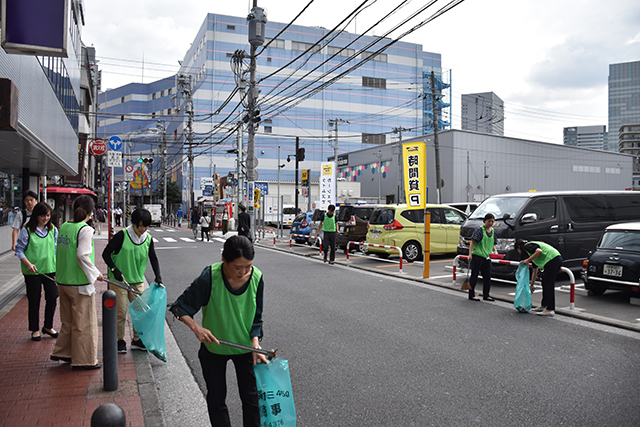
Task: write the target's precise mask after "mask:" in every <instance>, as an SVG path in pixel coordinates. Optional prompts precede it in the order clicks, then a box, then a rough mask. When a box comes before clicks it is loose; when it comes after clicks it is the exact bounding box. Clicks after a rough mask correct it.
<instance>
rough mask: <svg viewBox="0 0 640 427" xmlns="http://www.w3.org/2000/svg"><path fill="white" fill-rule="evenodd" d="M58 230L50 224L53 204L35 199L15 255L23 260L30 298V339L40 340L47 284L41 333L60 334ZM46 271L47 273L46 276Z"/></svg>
mask: <svg viewBox="0 0 640 427" xmlns="http://www.w3.org/2000/svg"><path fill="white" fill-rule="evenodd" d="M57 239H58V230H57V229H56V228H55V227H54V226H53V224H51V207H49V205H47V204H46V203H36V205H35V206H34V208H33V212H32V213H31V217H30V219H29V221H28V222H27V223H26V224H25V226H24V227H23V228H22V229H21V230H20V234H19V236H18V242H17V243H16V256H17V257H18V259H19V260H20V262H21V263H22V265H21V266H20V267H21V268H22V274H23V275H24V282H25V284H26V286H27V300H28V301H29V315H28V317H29V330H30V331H31V339H32V340H33V341H40V340H41V339H42V336H41V335H40V299H41V295H42V289H43V288H44V301H45V306H44V325H43V327H42V333H43V334H46V335H49V336H51V337H53V338H58V332H56V330H55V329H53V315H54V314H55V312H56V305H57V301H58V286H57V285H56V282H55V275H56V240H57ZM45 275H46V276H45Z"/></svg>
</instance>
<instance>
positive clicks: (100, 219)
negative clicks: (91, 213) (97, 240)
mask: <svg viewBox="0 0 640 427" xmlns="http://www.w3.org/2000/svg"><path fill="white" fill-rule="evenodd" d="M105 220H106V218H105V212H104V210H103V209H102V207H100V206H98V209H96V231H97V232H98V234H102V224H104V222H105Z"/></svg>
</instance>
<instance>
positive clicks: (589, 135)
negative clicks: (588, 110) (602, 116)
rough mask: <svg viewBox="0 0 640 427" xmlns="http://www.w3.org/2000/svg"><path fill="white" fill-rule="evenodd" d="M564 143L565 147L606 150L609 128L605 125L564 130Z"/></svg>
mask: <svg viewBox="0 0 640 427" xmlns="http://www.w3.org/2000/svg"><path fill="white" fill-rule="evenodd" d="M563 141H564V142H563V143H564V145H572V146H574V147H582V148H592V149H594V150H606V147H607V127H606V126H605V125H597V126H572V127H568V128H564V131H563Z"/></svg>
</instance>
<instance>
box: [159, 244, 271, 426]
mask: <svg viewBox="0 0 640 427" xmlns="http://www.w3.org/2000/svg"><path fill="white" fill-rule="evenodd" d="M254 255H255V251H254V248H253V245H252V244H251V242H250V241H249V239H247V238H246V237H244V236H231V237H230V238H229V239H227V241H226V242H225V243H224V248H223V252H222V262H221V263H216V264H213V265H211V266H207V267H205V269H204V270H202V273H201V274H200V276H198V277H197V278H196V279H195V280H194V281H193V282H192V283H191V285H190V286H189V287H188V288H187V289H186V290H185V291H184V293H183V294H182V295H181V296H180V297H179V298H178V299H177V300H176V302H175V303H174V304H173V305H172V306H171V307H170V309H169V310H170V311H171V312H172V313H173V314H174V315H175V316H176V317H178V319H180V321H182V322H183V323H184V324H185V325H187V326H188V327H189V328H190V329H191V330H192V331H193V333H194V334H195V336H196V338H198V341H200V342H201V343H202V344H200V351H199V352H198V357H199V359H200V364H201V367H202V373H203V376H204V380H205V382H206V384H207V406H208V409H209V419H210V420H211V425H214V426H225V427H226V426H230V425H231V424H230V420H229V412H228V410H227V406H226V403H225V399H226V394H227V385H226V384H227V383H226V369H227V362H228V361H229V360H231V361H232V362H233V364H234V366H235V371H236V377H237V380H238V389H239V394H240V399H241V401H242V416H243V421H244V423H243V425H244V426H245V427H247V426H256V427H257V426H259V425H260V412H259V408H258V391H257V387H256V378H255V374H254V371H253V366H254V365H255V364H256V363H267V359H266V358H265V356H264V355H262V354H257V353H253V352H247V351H246V350H241V349H237V348H235V347H228V346H224V345H220V343H219V341H218V339H221V340H225V341H229V342H233V343H237V344H242V345H245V346H248V347H252V348H255V349H259V348H261V347H260V340H261V339H262V301H263V289H264V281H263V276H262V272H260V270H258V269H257V268H256V267H254V266H253V259H254ZM201 307H202V325H199V324H198V323H196V321H195V320H194V319H193V316H194V315H195V314H196V313H197V312H198V311H199V310H200V308H201ZM229 313H233V316H231V315H230V314H229Z"/></svg>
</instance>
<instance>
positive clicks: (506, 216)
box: [502, 213, 511, 220]
mask: <svg viewBox="0 0 640 427" xmlns="http://www.w3.org/2000/svg"><path fill="white" fill-rule="evenodd" d="M509 218H511V215H510V214H508V213H505V214H504V215H502V219H503V220H507V219H509Z"/></svg>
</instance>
